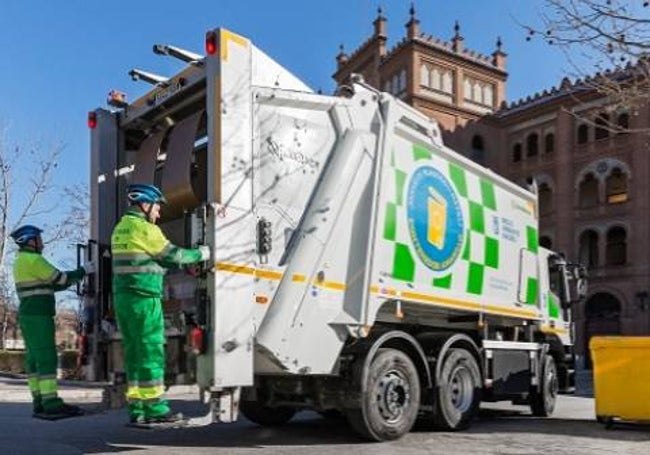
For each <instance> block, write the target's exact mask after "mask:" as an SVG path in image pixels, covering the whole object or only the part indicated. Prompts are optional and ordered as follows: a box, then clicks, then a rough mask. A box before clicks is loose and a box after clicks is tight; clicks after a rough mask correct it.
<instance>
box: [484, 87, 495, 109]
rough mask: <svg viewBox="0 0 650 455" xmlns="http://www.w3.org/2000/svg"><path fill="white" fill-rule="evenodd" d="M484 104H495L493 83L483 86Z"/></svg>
mask: <svg viewBox="0 0 650 455" xmlns="http://www.w3.org/2000/svg"><path fill="white" fill-rule="evenodd" d="M483 104H485V105H487V106H492V105H493V104H494V89H493V88H492V85H491V84H486V85H485V86H484V87H483Z"/></svg>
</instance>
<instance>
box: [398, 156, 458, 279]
mask: <svg viewBox="0 0 650 455" xmlns="http://www.w3.org/2000/svg"><path fill="white" fill-rule="evenodd" d="M406 203H407V210H408V226H409V232H410V234H411V240H412V242H413V245H414V246H415V250H416V251H417V253H418V256H420V259H421V260H422V262H424V263H425V264H426V266H427V267H429V268H430V269H431V270H435V271H439V270H445V269H447V268H449V267H450V266H451V265H452V264H453V263H454V261H455V260H456V258H457V257H458V255H459V254H460V250H461V247H462V246H463V232H464V229H463V213H462V211H461V208H460V203H459V201H458V197H457V196H456V193H455V192H454V189H453V188H452V186H451V184H450V183H449V181H448V180H447V179H446V178H445V176H444V175H442V174H441V173H440V171H438V170H436V169H435V168H433V167H431V166H423V167H421V168H419V169H418V170H417V171H415V172H414V173H413V176H412V177H411V183H410V184H409V187H408V196H407V201H406Z"/></svg>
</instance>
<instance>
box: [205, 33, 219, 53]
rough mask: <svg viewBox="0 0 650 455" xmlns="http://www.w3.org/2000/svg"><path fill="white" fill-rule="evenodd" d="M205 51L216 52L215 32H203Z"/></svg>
mask: <svg viewBox="0 0 650 455" xmlns="http://www.w3.org/2000/svg"><path fill="white" fill-rule="evenodd" d="M205 52H206V53H207V54H208V55H214V54H216V53H217V34H216V33H215V32H208V33H206V34H205Z"/></svg>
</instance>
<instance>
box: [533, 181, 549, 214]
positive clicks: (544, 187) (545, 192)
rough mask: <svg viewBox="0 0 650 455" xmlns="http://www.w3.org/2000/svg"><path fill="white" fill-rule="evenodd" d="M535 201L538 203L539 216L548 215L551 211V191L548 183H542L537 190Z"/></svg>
mask: <svg viewBox="0 0 650 455" xmlns="http://www.w3.org/2000/svg"><path fill="white" fill-rule="evenodd" d="M537 199H538V201H539V214H540V215H548V214H549V213H551V212H552V211H553V190H552V189H551V187H550V186H549V185H548V183H542V184H541V185H539V188H538V189H537Z"/></svg>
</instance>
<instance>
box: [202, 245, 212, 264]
mask: <svg viewBox="0 0 650 455" xmlns="http://www.w3.org/2000/svg"><path fill="white" fill-rule="evenodd" d="M199 251H200V252H201V260H202V261H207V260H208V259H210V256H211V255H212V254H211V252H210V247H209V246H208V245H199Z"/></svg>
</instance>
